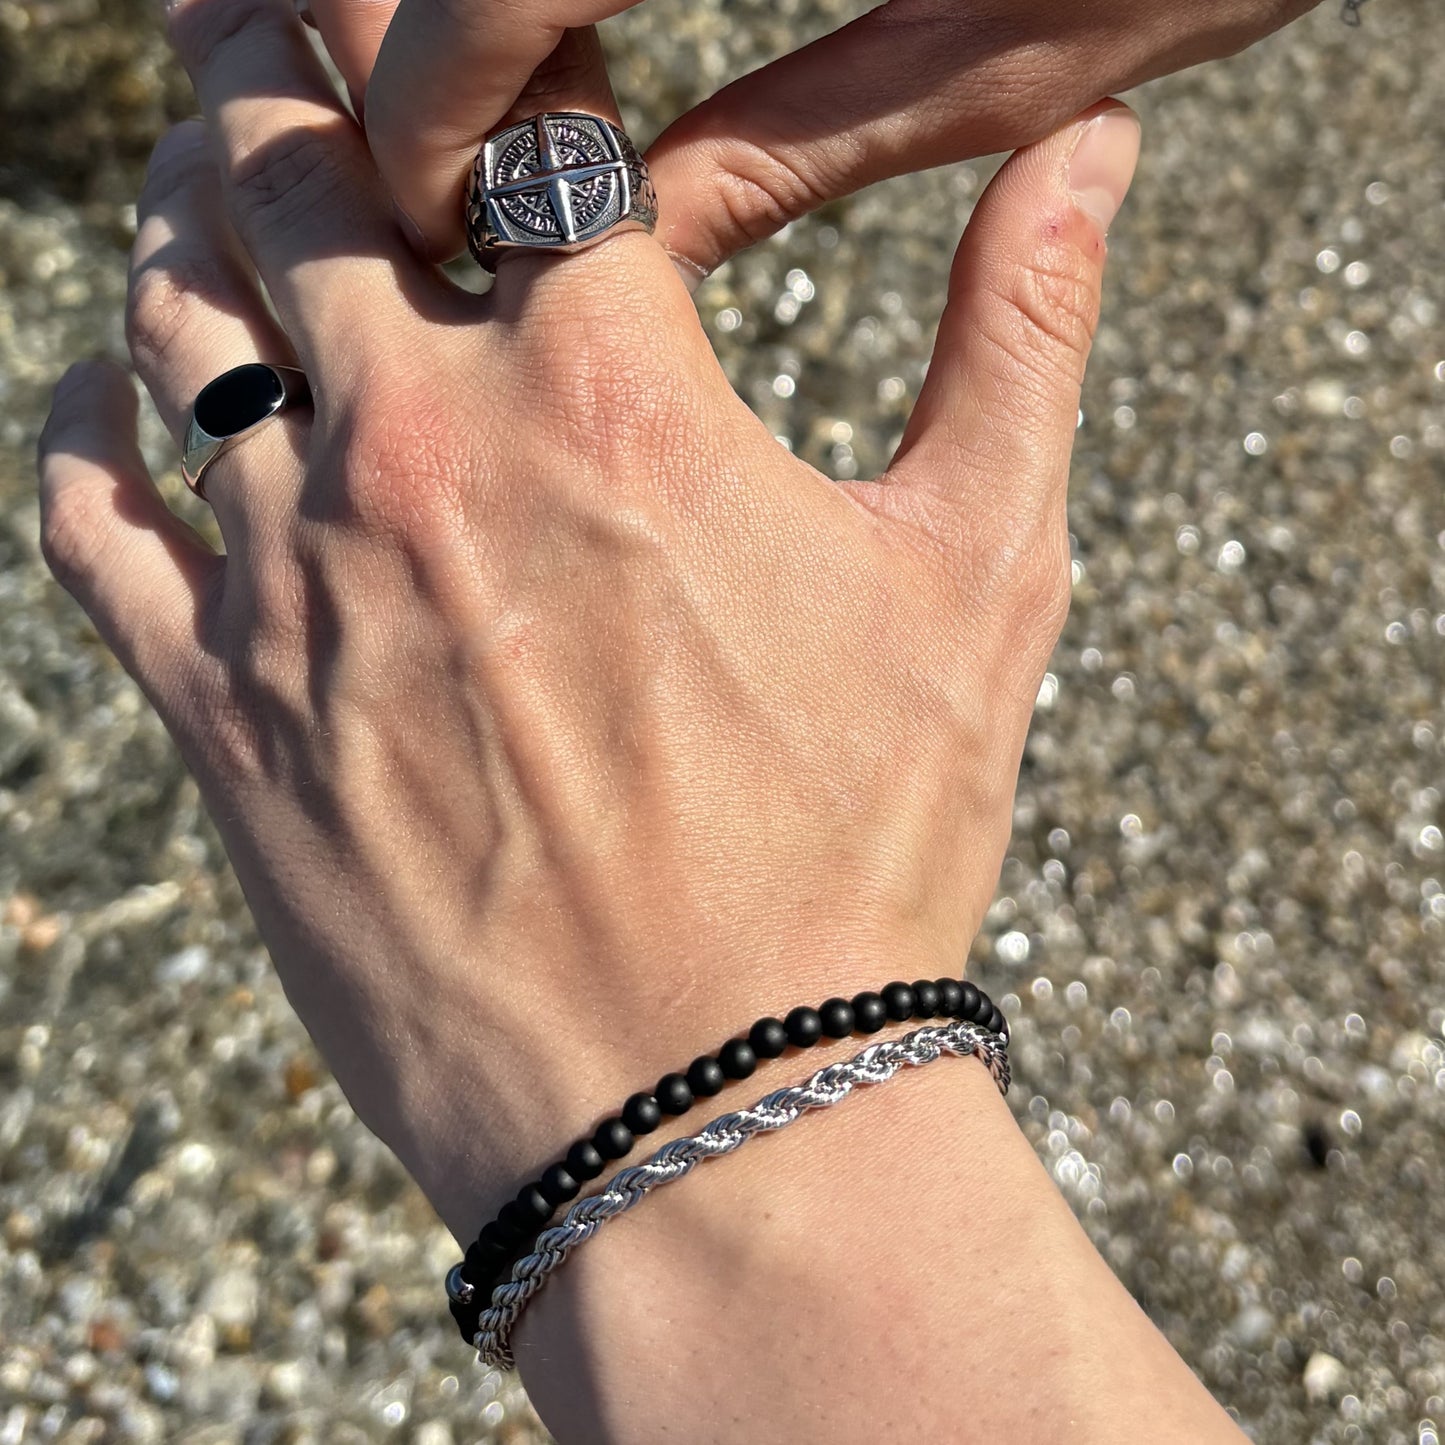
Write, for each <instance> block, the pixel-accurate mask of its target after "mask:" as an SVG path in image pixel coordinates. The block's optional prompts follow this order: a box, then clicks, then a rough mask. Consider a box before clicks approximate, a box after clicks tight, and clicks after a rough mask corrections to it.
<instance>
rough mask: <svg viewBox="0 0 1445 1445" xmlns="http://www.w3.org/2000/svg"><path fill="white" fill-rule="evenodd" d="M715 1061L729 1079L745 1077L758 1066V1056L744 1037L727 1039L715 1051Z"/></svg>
mask: <svg viewBox="0 0 1445 1445" xmlns="http://www.w3.org/2000/svg"><path fill="white" fill-rule="evenodd" d="M717 1061H718V1064H719V1065H720V1066H721V1068H722V1071H723V1073H724V1074H725V1075H726V1076H727V1077H728V1078H730V1079H746V1078H747V1077H748V1075H749V1074H751V1073H752V1072H753V1070H754V1069H756V1068H757V1066H758V1056H757V1054H755V1053H754V1052H753V1046H752V1045H751V1044H750V1043H749V1042H748V1041H747V1040H746V1039H729V1040H728V1041H727V1043H725V1044H724V1045H723V1046H722V1048H720V1049H719V1050H718V1051H717Z"/></svg>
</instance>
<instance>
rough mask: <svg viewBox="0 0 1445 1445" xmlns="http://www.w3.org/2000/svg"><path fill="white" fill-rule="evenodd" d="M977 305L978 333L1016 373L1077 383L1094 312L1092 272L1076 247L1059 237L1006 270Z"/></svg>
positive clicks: (1050, 381) (1050, 383) (1051, 383)
mask: <svg viewBox="0 0 1445 1445" xmlns="http://www.w3.org/2000/svg"><path fill="white" fill-rule="evenodd" d="M993 302H994V304H993V305H991V306H985V307H983V308H981V314H980V320H981V323H982V325H983V334H984V336H985V338H986V339H987V341H988V342H989V344H990V345H991V346H992V347H993V348H994V349H995V350H996V351H998V352H999V353H1000V354H1001V355H1002V356H1003V358H1004V360H1005V362H1006V363H1007V366H1008V369H1009V371H1010V372H1011V373H1013V374H1014V375H1015V376H1016V377H1018V378H1020V379H1023V380H1027V381H1031V382H1035V383H1040V382H1041V383H1044V384H1045V385H1047V386H1049V387H1053V386H1055V385H1057V384H1058V383H1059V382H1061V381H1062V382H1067V383H1069V384H1070V385H1077V384H1078V383H1079V381H1080V380H1081V379H1082V377H1083V372H1084V363H1085V361H1086V360H1087V359H1088V355H1089V348H1090V346H1091V345H1092V344H1093V338H1094V328H1095V325H1096V324H1097V321H1098V314H1099V293H1098V285H1097V276H1096V272H1095V269H1094V267H1093V265H1092V263H1091V262H1089V261H1088V260H1087V259H1086V258H1085V256H1084V255H1083V253H1082V252H1081V251H1080V250H1079V248H1078V247H1077V246H1075V245H1073V244H1072V243H1071V242H1063V241H1059V242H1058V243H1057V244H1051V245H1048V246H1046V247H1045V249H1044V250H1043V252H1042V254H1040V255H1039V256H1037V257H1036V258H1034V259H1033V260H1032V261H1030V262H1027V263H1021V264H1019V265H1016V266H1013V267H1011V268H1010V269H1009V270H1008V273H1007V275H1006V276H1005V277H1004V278H1003V280H1002V282H1001V283H1000V284H999V285H998V287H997V289H996V290H995V292H994V295H993Z"/></svg>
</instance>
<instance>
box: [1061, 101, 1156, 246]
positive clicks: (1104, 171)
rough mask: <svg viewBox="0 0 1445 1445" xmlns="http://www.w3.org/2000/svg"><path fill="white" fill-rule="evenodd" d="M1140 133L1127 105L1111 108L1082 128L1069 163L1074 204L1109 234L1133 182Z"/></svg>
mask: <svg viewBox="0 0 1445 1445" xmlns="http://www.w3.org/2000/svg"><path fill="white" fill-rule="evenodd" d="M1139 134H1140V132H1139V117H1138V116H1137V115H1135V114H1134V112H1133V111H1132V110H1130V109H1129V107H1128V106H1127V105H1112V106H1110V107H1109V108H1108V109H1107V110H1102V111H1100V112H1099V113H1098V114H1097V115H1094V116H1092V117H1090V119H1088V120H1086V121H1084V122H1082V123H1081V124H1080V126H1079V139H1078V142H1077V144H1076V145H1075V146H1074V154H1073V157H1072V159H1071V160H1070V161H1069V189H1070V190H1071V191H1072V192H1073V193H1074V204H1075V205H1077V206H1078V208H1079V209H1080V210H1081V211H1083V212H1085V213H1086V214H1087V215H1090V216H1092V217H1093V218H1094V220H1095V221H1097V222H1098V224H1099V229H1100V230H1101V231H1104V232H1105V233H1106V234H1107V232H1108V230H1109V226H1110V225H1111V224H1112V222H1113V220H1114V217H1115V216H1117V215H1118V214H1119V207H1120V206H1122V205H1123V204H1124V197H1125V196H1126V195H1128V193H1129V182H1130V181H1132V180H1133V179H1134V167H1135V166H1136V165H1137V164H1138V163H1139Z"/></svg>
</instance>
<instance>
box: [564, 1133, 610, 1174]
mask: <svg viewBox="0 0 1445 1445" xmlns="http://www.w3.org/2000/svg"><path fill="white" fill-rule="evenodd" d="M563 1162H564V1163H565V1164H566V1166H567V1172H568V1173H569V1174H570V1175H571V1176H572V1177H573V1178H574V1179H580V1180H582V1181H583V1182H584V1183H585V1182H586V1181H587V1180H589V1179H595V1178H596V1177H597V1176H598V1175H599V1174H600V1173H602V1171H603V1170H604V1169H605V1168H606V1167H607V1161H606V1160H605V1159H604V1158H603V1157H602V1156H601V1155H600V1154H599V1153H598V1152H597V1150H596V1149H594V1148H593V1147H592V1144H591V1142H590V1140H587V1139H579V1140H578V1141H577V1142H576V1143H575V1144H574V1145H573V1146H572V1147H571V1148H570V1149H569V1150H568V1151H567V1158H566V1159H565V1160H564V1161H563Z"/></svg>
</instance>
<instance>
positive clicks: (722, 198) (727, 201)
mask: <svg viewBox="0 0 1445 1445" xmlns="http://www.w3.org/2000/svg"><path fill="white" fill-rule="evenodd" d="M719 161H720V163H719V164H718V165H717V166H715V167H713V168H712V169H711V172H710V173H711V175H712V176H713V181H712V184H713V186H714V188H715V192H716V203H717V209H718V211H719V213H720V214H721V215H723V216H725V217H726V221H727V227H728V229H729V230H730V231H731V232H732V233H733V236H734V237H735V245H736V246H737V247H738V249H742V248H743V247H746V246H752V245H755V244H756V243H757V242H759V241H763V240H766V239H767V238H768V237H769V236H773V235H776V234H777V233H778V232H779V231H781V230H782V229H783V227H784V226H786V225H788V224H789V223H790V222H792V221H795V220H797V218H798V217H799V216H802V215H806V214H807V213H808V212H810V211H815V210H817V209H818V207H819V206H821V205H823V204H824V203H825V202H826V201H828V200H829V199H831V192H830V189H829V187H828V185H827V183H826V181H825V180H824V178H822V177H820V176H815V175H812V174H810V172H809V171H808V170H807V169H806V168H805V167H804V166H803V165H802V164H801V163H799V162H796V161H794V160H793V159H792V158H790V157H789V156H787V155H786V154H784V153H783V152H781V151H771V150H768V149H767V148H766V147H764V146H761V145H755V144H736V145H731V146H729V147H727V150H726V153H725V154H724V155H722V156H721V157H719Z"/></svg>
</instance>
